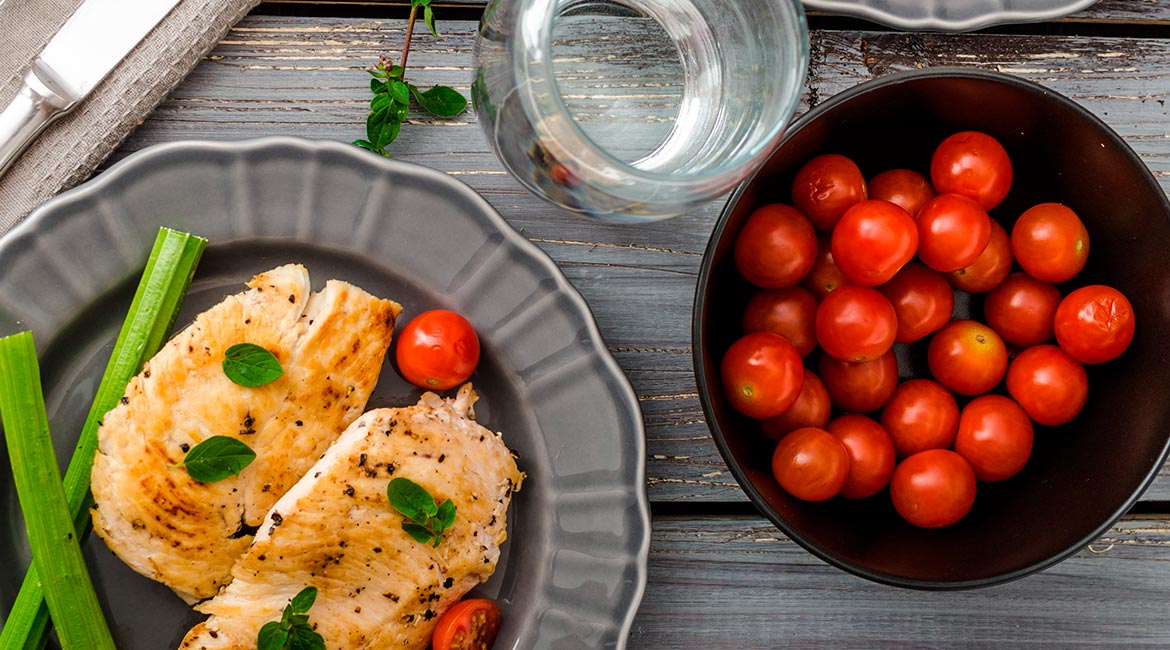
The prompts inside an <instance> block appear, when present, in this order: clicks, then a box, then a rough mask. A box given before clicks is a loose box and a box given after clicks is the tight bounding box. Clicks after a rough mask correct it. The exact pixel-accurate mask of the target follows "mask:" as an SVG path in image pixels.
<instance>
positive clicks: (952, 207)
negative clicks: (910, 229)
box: [915, 194, 991, 273]
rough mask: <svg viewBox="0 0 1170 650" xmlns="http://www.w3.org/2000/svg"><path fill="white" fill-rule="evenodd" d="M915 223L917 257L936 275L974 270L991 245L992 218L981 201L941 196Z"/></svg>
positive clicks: (918, 216)
mask: <svg viewBox="0 0 1170 650" xmlns="http://www.w3.org/2000/svg"><path fill="white" fill-rule="evenodd" d="M915 219H917V220H918V257H919V258H921V259H922V262H923V263H924V264H926V265H927V266H929V267H930V268H932V269H934V270H936V271H942V272H943V273H949V272H951V271H958V270H959V269H961V268H963V267H966V266H971V265H972V264H974V263H975V261H976V260H978V259H979V255H980V254H982V253H983V251H984V249H986V248H987V243H988V242H989V241H991V217H989V216H987V211H986V210H984V209H983V207H982V206H981V205H979V202H978V201H976V200H974V199H971V198H968V197H966V196H962V195H960V194H939V195H938V196H936V197H934V198H933V199H931V200H929V201H927V202H926V205H923V206H922V209H921V210H919V211H918V215H917V216H916V217H915Z"/></svg>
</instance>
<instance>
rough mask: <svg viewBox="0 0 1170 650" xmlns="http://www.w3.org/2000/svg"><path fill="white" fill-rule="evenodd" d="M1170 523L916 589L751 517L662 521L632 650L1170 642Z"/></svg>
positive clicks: (1126, 528)
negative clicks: (818, 552) (876, 577)
mask: <svg viewBox="0 0 1170 650" xmlns="http://www.w3.org/2000/svg"><path fill="white" fill-rule="evenodd" d="M1168 546H1170V521H1167V520H1165V519H1136V518H1135V519H1124V520H1122V521H1121V522H1120V524H1119V525H1118V526H1116V527H1115V528H1114V529H1113V530H1111V531H1109V533H1107V534H1106V535H1105V536H1104V537H1102V539H1101V540H1100V541H1099V542H1097V543H1095V544H1093V545H1091V546H1090V547H1088V548H1086V549H1085V550H1084V551H1082V552H1080V553H1078V554H1077V555H1076V556H1074V557H1072V558H1070V559H1068V560H1066V561H1065V562H1063V563H1061V564H1058V565H1056V566H1055V567H1052V568H1049V569H1048V570H1046V571H1044V572H1042V573H1039V574H1036V575H1033V576H1030V577H1027V578H1024V579H1022V580H1018V581H1016V582H1012V583H1009V584H1006V585H1001V586H998V587H991V588H986V589H979V590H973V591H963V592H919V591H910V590H904V589H896V588H893V587H884V586H881V585H877V584H873V583H870V582H868V581H866V580H862V579H861V578H856V577H853V576H852V575H849V574H847V573H845V572H843V571H840V570H838V569H836V568H833V567H831V566H829V565H827V564H825V563H823V562H822V561H821V560H819V559H817V558H815V557H813V556H812V555H811V554H809V553H807V552H805V551H804V550H803V549H802V548H800V547H799V546H797V545H796V544H795V543H793V542H791V541H790V540H788V539H787V538H785V537H784V536H783V535H781V534H780V533H779V531H777V530H776V529H775V528H774V527H772V526H771V525H770V524H769V523H768V522H767V521H764V520H761V519H757V518H754V517H735V518H681V517H662V518H657V519H655V522H654V535H653V539H652V541H651V547H650V578H649V584H648V586H647V589H646V595H645V598H644V599H643V601H642V607H641V609H640V610H639V612H638V617H637V618H636V619H635V621H634V627H633V630H632V631H631V634H630V647H631V648H732V647H734V648H741V649H748V648H777V647H807V646H810V645H811V646H821V645H831V646H832V647H841V648H879V647H889V648H909V647H939V646H946V647H967V646H977V647H999V646H1008V647H1018V646H1021V645H1024V644H1033V645H1038V646H1044V647H1057V648H1064V647H1069V646H1074V645H1075V646H1089V647H1106V646H1108V647H1132V646H1135V645H1139V644H1154V645H1158V646H1166V645H1167V644H1168V643H1170V601H1167V599H1166V585H1167V584H1170V555H1168V554H1167V547H1168Z"/></svg>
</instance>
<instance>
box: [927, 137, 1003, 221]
mask: <svg viewBox="0 0 1170 650" xmlns="http://www.w3.org/2000/svg"><path fill="white" fill-rule="evenodd" d="M930 179H931V180H932V181H934V189H935V190H936V191H937V192H938V193H940V194H942V193H945V192H953V193H955V194H962V195H963V196H967V197H970V198H972V199H975V200H976V201H978V202H979V204H980V205H982V206H983V209H984V210H990V209H992V208H994V207H995V206H997V205H999V203H1000V201H1003V199H1004V197H1005V196H1007V193H1008V190H1010V189H1011V187H1012V161H1011V159H1010V158H1009V157H1008V153H1007V151H1006V150H1005V149H1004V148H1003V145H1001V144H1000V143H999V141H998V140H996V139H995V138H993V137H991V136H989V135H987V134H986V133H979V132H978V131H963V132H961V133H956V134H954V135H952V136H950V137H949V138H947V139H946V140H943V141H942V144H940V145H939V146H938V148H937V149H935V150H934V156H932V157H931V159H930Z"/></svg>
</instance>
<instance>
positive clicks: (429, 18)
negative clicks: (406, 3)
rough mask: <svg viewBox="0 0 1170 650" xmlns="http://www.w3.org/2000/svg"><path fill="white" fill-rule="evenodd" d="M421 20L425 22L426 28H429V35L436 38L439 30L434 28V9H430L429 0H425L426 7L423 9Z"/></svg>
mask: <svg viewBox="0 0 1170 650" xmlns="http://www.w3.org/2000/svg"><path fill="white" fill-rule="evenodd" d="M423 22H425V23H426V24H427V29H430V30H431V35H432V36H434V37H435V38H438V37H439V30H437V29H435V10H434V9H431V3H430V0H427V4H426V8H425V9H423Z"/></svg>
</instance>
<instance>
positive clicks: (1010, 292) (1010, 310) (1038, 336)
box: [983, 273, 1060, 348]
mask: <svg viewBox="0 0 1170 650" xmlns="http://www.w3.org/2000/svg"><path fill="white" fill-rule="evenodd" d="M1058 305H1060V289H1057V288H1056V287H1055V286H1054V285H1051V284H1048V283H1047V282H1041V281H1039V280H1037V279H1035V278H1033V277H1032V276H1030V275H1028V274H1026V273H1013V274H1011V275H1009V276H1008V278H1007V279H1006V280H1004V281H1003V284H1000V285H999V286H998V287H996V288H995V289H993V290H992V291H991V293H989V294H987V299H986V300H985V301H984V302H983V316H984V318H985V319H986V320H987V324H988V325H990V326H991V328H992V329H994V330H995V331H996V332H998V333H999V335H1000V336H1002V337H1003V340H1005V341H1007V342H1008V343H1011V344H1012V345H1017V346H1019V347H1022V348H1026V347H1030V346H1033V345H1039V344H1041V343H1044V342H1045V341H1047V340H1048V339H1050V338H1052V322H1053V319H1054V318H1055V317H1056V308H1057V306H1058Z"/></svg>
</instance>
